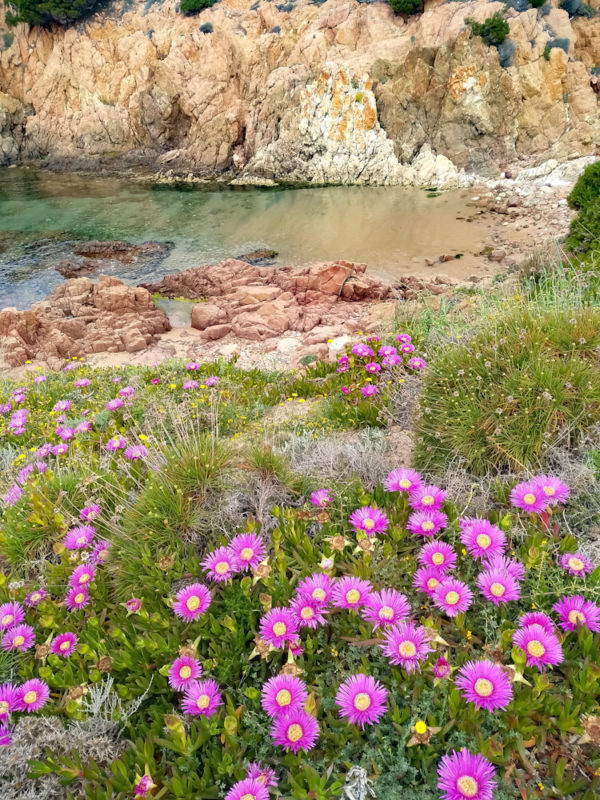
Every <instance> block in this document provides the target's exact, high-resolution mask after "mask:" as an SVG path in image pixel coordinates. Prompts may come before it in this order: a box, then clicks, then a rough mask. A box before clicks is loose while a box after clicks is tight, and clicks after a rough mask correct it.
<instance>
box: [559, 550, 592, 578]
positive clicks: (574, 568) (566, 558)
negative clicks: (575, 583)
mask: <svg viewBox="0 0 600 800" xmlns="http://www.w3.org/2000/svg"><path fill="white" fill-rule="evenodd" d="M559 564H560V566H561V567H562V568H563V569H564V570H565V572H568V573H569V574H570V575H577V576H578V577H583V576H585V575H588V574H589V573H590V572H592V571H593V569H594V564H593V562H592V561H590V559H589V558H586V557H585V556H584V555H583V554H582V553H564V554H563V555H562V556H561V557H560V561H559Z"/></svg>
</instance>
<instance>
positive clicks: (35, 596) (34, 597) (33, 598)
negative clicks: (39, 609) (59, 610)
mask: <svg viewBox="0 0 600 800" xmlns="http://www.w3.org/2000/svg"><path fill="white" fill-rule="evenodd" d="M40 599H41V595H40V593H39V592H34V593H33V594H32V595H31V602H32V603H37V601H38V600H40Z"/></svg>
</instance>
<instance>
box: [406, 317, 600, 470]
mask: <svg viewBox="0 0 600 800" xmlns="http://www.w3.org/2000/svg"><path fill="white" fill-rule="evenodd" d="M599 344H600V311H598V310H597V309H583V310H577V311H572V310H565V311H551V312H547V313H545V314H543V315H541V316H538V315H536V314H535V313H534V312H532V311H531V310H529V309H526V308H525V309H519V310H518V311H516V312H513V313H510V314H507V315H506V316H504V317H501V318H500V319H498V320H497V321H495V322H494V323H488V324H487V325H486V326H485V327H484V328H482V329H481V330H480V331H479V332H478V333H476V334H475V335H474V336H473V337H472V338H471V340H470V341H469V342H468V343H466V344H464V345H462V346H458V347H457V346H451V347H447V348H446V349H443V350H441V351H440V353H439V354H438V356H437V357H436V358H435V359H434V360H433V361H432V362H431V368H430V371H429V376H428V379H427V381H426V383H425V388H424V392H423V395H422V398H421V417H420V419H419V421H418V423H417V434H418V442H417V465H418V467H421V468H425V469H429V470H433V471H441V470H443V469H444V468H447V466H448V462H449V460H451V459H459V460H461V461H462V462H463V463H464V467H465V469H466V470H467V471H469V472H472V473H473V474H476V475H483V474H487V473H489V472H504V471H507V470H511V469H512V470H522V469H529V468H532V467H536V466H539V465H541V464H543V463H544V457H545V454H546V452H547V451H548V450H549V449H550V448H551V447H552V446H553V445H556V444H557V443H558V442H564V441H565V440H569V441H570V442H571V443H575V442H576V441H577V439H578V438H579V437H580V435H581V434H582V433H583V432H584V431H585V430H587V428H588V427H589V426H591V425H592V424H593V423H594V422H595V421H596V420H597V419H598V414H599V413H600V364H599V362H598V354H597V353H596V352H595V349H596V347H598V345H599Z"/></svg>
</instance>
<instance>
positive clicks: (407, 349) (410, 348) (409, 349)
mask: <svg viewBox="0 0 600 800" xmlns="http://www.w3.org/2000/svg"><path fill="white" fill-rule="evenodd" d="M398 349H399V350H400V352H401V353H414V352H415V346H414V344H411V343H410V342H407V343H406V344H402V345H400V347H399V348H398Z"/></svg>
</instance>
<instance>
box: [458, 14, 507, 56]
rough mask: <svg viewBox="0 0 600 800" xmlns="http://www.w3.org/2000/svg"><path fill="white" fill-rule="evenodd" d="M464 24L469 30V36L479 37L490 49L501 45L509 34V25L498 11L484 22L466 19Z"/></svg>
mask: <svg viewBox="0 0 600 800" xmlns="http://www.w3.org/2000/svg"><path fill="white" fill-rule="evenodd" d="M465 22H466V23H467V25H469V26H470V28H471V35H472V36H480V37H481V38H482V39H483V41H484V42H485V43H486V44H487V45H490V47H491V46H492V45H495V46H496V47H497V46H498V45H500V44H502V43H503V42H504V40H505V39H506V37H507V36H508V34H509V33H510V27H509V24H508V22H507V21H506V20H505V19H504V17H503V16H502V14H500V12H499V11H497V12H496V13H495V14H494V15H493V16H491V17H488V18H487V19H486V20H484V22H477V21H476V20H474V19H466V20H465Z"/></svg>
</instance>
